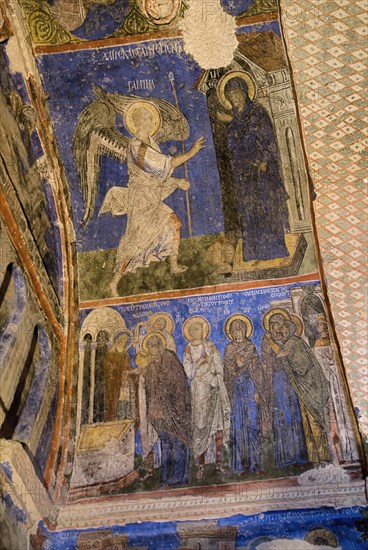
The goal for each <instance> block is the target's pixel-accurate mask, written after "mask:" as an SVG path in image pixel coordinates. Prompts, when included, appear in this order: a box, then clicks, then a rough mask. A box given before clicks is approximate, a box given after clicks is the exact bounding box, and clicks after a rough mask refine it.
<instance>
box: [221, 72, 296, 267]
mask: <svg viewBox="0 0 368 550" xmlns="http://www.w3.org/2000/svg"><path fill="white" fill-rule="evenodd" d="M217 93H218V97H219V100H220V102H221V104H222V105H223V106H224V107H225V108H226V109H227V110H228V112H227V113H226V112H223V111H221V112H219V113H218V115H217V116H218V119H219V120H220V121H221V122H223V123H224V124H226V125H227V127H226V136H227V147H228V151H229V155H230V167H231V177H232V186H231V187H232V192H233V193H234V195H235V197H234V198H235V204H236V207H235V208H236V211H237V212H236V214H237V218H238V219H237V226H238V229H239V231H240V233H241V236H242V243H243V244H242V246H243V259H244V261H252V260H273V259H275V258H285V257H287V256H289V252H288V250H287V247H286V244H285V232H289V231H290V228H289V218H288V209H287V201H288V199H289V195H288V194H287V192H286V190H285V186H284V182H283V178H282V175H281V167H280V159H279V153H278V146H277V142H276V136H275V131H274V129H273V126H272V122H271V120H270V117H269V115H268V113H267V111H266V110H265V109H264V107H262V105H260V104H259V103H257V102H256V101H255V94H256V87H255V83H254V81H253V79H252V78H251V77H250V75H249V74H248V73H246V72H244V71H230V72H229V73H226V74H225V75H224V76H223V77H222V78H221V80H220V82H219V84H218V88H217Z"/></svg>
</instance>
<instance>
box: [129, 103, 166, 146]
mask: <svg viewBox="0 0 368 550" xmlns="http://www.w3.org/2000/svg"><path fill="white" fill-rule="evenodd" d="M144 111H146V112H148V113H149V114H150V115H151V129H150V132H149V135H150V136H151V137H152V136H154V135H155V134H157V132H158V131H159V129H160V128H161V124H162V120H161V113H160V111H159V110H158V109H157V107H156V106H155V105H154V104H153V103H151V102H150V101H145V100H143V99H142V100H138V101H134V103H131V104H130V105H129V106H128V107H127V109H126V111H125V114H124V124H125V127H126V129H127V130H128V131H129V132H130V133H131V134H133V136H135V135H136V134H137V131H138V128H137V118H138V116H137V115H139V112H144Z"/></svg>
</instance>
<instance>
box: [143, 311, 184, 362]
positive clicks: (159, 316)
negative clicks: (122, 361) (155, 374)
mask: <svg viewBox="0 0 368 550" xmlns="http://www.w3.org/2000/svg"><path fill="white" fill-rule="evenodd" d="M174 328H175V325H174V320H173V318H172V317H171V315H170V314H169V313H165V312H163V311H159V312H158V313H154V314H153V315H151V317H149V319H148V320H147V321H140V322H139V323H137V325H136V326H135V328H134V331H133V335H134V336H133V346H134V347H135V349H136V352H137V354H138V353H140V352H142V343H143V341H144V339H145V337H146V335H147V334H148V333H150V332H159V333H160V334H162V335H163V336H164V338H165V342H166V349H169V350H171V351H175V352H176V342H175V338H174V337H173V332H174Z"/></svg>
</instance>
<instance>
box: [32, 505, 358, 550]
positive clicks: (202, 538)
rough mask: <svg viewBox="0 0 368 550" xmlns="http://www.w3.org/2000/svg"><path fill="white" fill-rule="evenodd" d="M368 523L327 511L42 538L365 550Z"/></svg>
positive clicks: (119, 545) (208, 549) (114, 544)
mask: <svg viewBox="0 0 368 550" xmlns="http://www.w3.org/2000/svg"><path fill="white" fill-rule="evenodd" d="M366 518H367V508H363V507H357V506H355V507H351V508H341V509H338V510H336V509H334V508H331V507H325V508H317V509H311V510H303V509H300V510H296V511H277V512H265V513H262V514H257V515H249V516H248V515H247V516H245V515H240V514H239V515H236V516H231V517H229V518H225V519H218V520H216V519H214V520H207V521H201V522H194V521H184V522H179V521H178V522H167V523H143V524H140V525H139V528H138V526H137V525H133V524H130V525H126V526H125V527H116V526H115V527H112V528H103V529H94V530H87V531H85V530H84V531H77V530H69V531H66V532H62V533H60V532H56V533H55V532H51V531H49V530H47V529H46V526H43V525H42V527H41V529H40V531H39V536H40V537H42V538H43V541H44V548H45V550H74V549H77V550H89V549H90V548H109V547H110V548H114V549H119V550H125V549H128V550H130V549H133V548H138V549H139V550H169V549H172V550H176V549H183V550H184V549H187V550H199V549H201V550H202V549H203V550H235V548H239V549H240V550H281V549H283V550H314V549H319V550H329V549H332V548H335V549H337V550H363V548H366V541H367V529H366V525H365V523H366ZM109 545H110V546H109Z"/></svg>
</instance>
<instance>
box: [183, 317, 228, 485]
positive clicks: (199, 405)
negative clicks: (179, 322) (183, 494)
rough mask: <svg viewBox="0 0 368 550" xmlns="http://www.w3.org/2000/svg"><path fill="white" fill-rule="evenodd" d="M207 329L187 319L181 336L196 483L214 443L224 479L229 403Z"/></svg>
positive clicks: (220, 364) (200, 321)
mask: <svg viewBox="0 0 368 550" xmlns="http://www.w3.org/2000/svg"><path fill="white" fill-rule="evenodd" d="M209 331H210V326H209V323H208V321H207V320H206V319H205V318H204V317H201V316H194V317H190V318H189V319H187V320H186V321H185V323H184V325H183V334H184V337H185V338H186V340H188V341H189V344H188V345H187V346H186V348H185V352H184V361H183V364H184V369H185V372H186V374H187V376H188V378H189V380H190V396H191V404H192V430H193V440H192V447H193V453H194V456H195V458H196V461H197V473H196V479H197V480H201V479H202V478H203V474H204V464H205V453H206V451H207V449H209V448H210V446H211V445H212V443H213V439H214V443H215V448H216V471H217V472H219V473H220V474H223V475H227V474H228V471H227V470H226V469H225V468H224V466H223V446H224V444H225V443H227V442H228V440H229V428H230V403H229V397H228V395H227V391H226V387H225V383H224V365H223V362H222V358H221V355H220V352H219V351H218V349H217V347H216V346H215V344H214V343H213V342H211V341H210V340H208V335H209Z"/></svg>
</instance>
